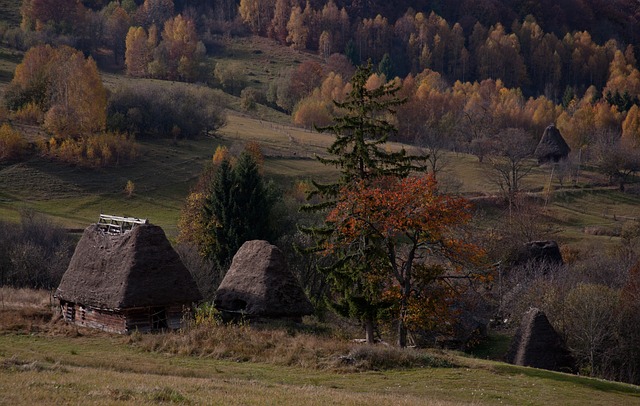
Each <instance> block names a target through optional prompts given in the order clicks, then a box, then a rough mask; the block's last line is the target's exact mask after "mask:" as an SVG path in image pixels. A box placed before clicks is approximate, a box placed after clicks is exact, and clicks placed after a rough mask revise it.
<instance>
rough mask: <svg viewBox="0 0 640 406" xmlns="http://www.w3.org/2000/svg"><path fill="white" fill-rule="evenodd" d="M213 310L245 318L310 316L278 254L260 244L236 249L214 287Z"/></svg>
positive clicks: (308, 305)
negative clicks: (215, 289)
mask: <svg viewBox="0 0 640 406" xmlns="http://www.w3.org/2000/svg"><path fill="white" fill-rule="evenodd" d="M215 306H216V307H217V308H218V309H220V310H222V311H223V312H227V313H236V314H242V315H244V316H247V317H265V318H278V317H286V318H293V319H299V318H300V317H301V316H304V315H309V314H312V313H313V306H312V305H311V302H309V299H308V298H307V296H306V295H305V293H304V290H303V289H302V287H301V286H300V283H299V282H298V280H297V279H296V277H295V276H294V275H293V274H292V273H291V271H290V270H289V267H288V266H287V263H286V261H285V258H284V254H283V253H282V251H280V249H279V248H278V247H276V246H275V245H271V244H269V243H268V242H267V241H262V240H253V241H247V242H245V243H244V244H243V245H242V247H240V249H239V250H238V252H237V253H236V255H235V256H234V257H233V262H232V263H231V268H230V269H229V271H228V272H227V274H226V275H225V277H224V279H223V280H222V283H221V284H220V287H218V291H217V292H216V300H215Z"/></svg>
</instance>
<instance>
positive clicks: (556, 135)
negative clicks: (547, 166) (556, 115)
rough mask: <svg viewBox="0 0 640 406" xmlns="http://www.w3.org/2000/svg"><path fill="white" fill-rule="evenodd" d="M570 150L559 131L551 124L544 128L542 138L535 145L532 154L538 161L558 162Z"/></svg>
mask: <svg viewBox="0 0 640 406" xmlns="http://www.w3.org/2000/svg"><path fill="white" fill-rule="evenodd" d="M569 152H571V148H569V145H567V143H566V141H565V140H564V138H562V134H560V131H559V130H558V129H557V128H556V126H554V125H553V124H551V125H550V126H549V127H547V128H545V130H544V133H543V134H542V138H541V139H540V142H539V143H538V146H537V147H536V150H535V152H534V153H533V154H534V156H535V157H536V158H537V159H538V162H539V163H544V162H558V161H559V160H561V159H564V158H566V157H567V156H568V155H569Z"/></svg>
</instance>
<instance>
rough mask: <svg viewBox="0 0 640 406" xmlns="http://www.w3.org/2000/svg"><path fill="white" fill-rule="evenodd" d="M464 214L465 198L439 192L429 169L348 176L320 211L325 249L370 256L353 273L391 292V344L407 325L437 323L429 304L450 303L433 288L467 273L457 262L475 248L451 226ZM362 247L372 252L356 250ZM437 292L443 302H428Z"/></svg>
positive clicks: (402, 342)
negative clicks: (394, 327)
mask: <svg viewBox="0 0 640 406" xmlns="http://www.w3.org/2000/svg"><path fill="white" fill-rule="evenodd" d="M470 219H471V213H470V205H469V203H468V202H467V201H466V200H465V199H463V198H457V197H452V196H447V195H445V194H442V193H440V192H438V190H437V187H436V182H435V180H434V179H433V177H429V176H427V177H425V176H421V177H406V178H403V179H398V178H396V177H384V178H379V179H376V180H375V181H373V182H365V181H354V182H353V183H352V184H350V185H347V186H346V187H343V188H342V189H341V191H340V195H339V197H338V203H337V205H336V206H335V207H334V208H333V209H332V210H331V212H330V213H329V215H328V216H327V221H328V222H329V223H330V224H332V225H333V227H334V228H333V232H332V233H331V235H330V236H329V238H328V239H327V240H326V241H325V243H324V247H325V249H326V250H327V251H328V252H338V251H341V250H343V251H346V252H349V253H350V255H352V256H353V257H354V258H357V260H358V261H363V262H364V261H366V262H367V264H370V266H371V267H370V268H368V269H367V268H363V267H359V268H356V269H353V270H352V271H351V272H357V273H358V274H356V275H352V277H353V278H354V279H356V280H358V281H361V282H362V283H363V285H365V286H369V285H370V284H375V285H379V287H380V288H382V293H383V295H385V296H387V297H388V298H391V299H392V302H393V304H394V308H395V309H396V311H397V312H398V314H397V320H398V345H399V346H400V347H405V346H406V345H407V329H408V328H409V329H414V330H415V329H417V328H428V329H435V328H437V327H439V328H442V327H443V326H437V325H434V324H436V323H434V320H435V319H439V318H440V317H442V316H443V315H442V314H435V313H438V312H431V311H430V310H433V309H435V308H438V309H440V310H441V311H444V313H446V309H447V308H448V307H449V306H450V305H451V304H450V303H447V302H446V300H444V297H438V295H437V294H436V291H437V290H444V291H449V289H450V287H451V286H453V284H452V282H451V279H455V278H460V277H463V276H467V277H470V278H473V277H474V275H473V271H466V272H467V273H465V271H463V269H464V268H463V266H462V265H461V264H462V263H463V262H465V261H467V262H469V263H474V262H475V263H476V264H479V263H480V262H479V260H480V259H481V255H480V254H481V250H480V249H479V248H478V247H476V246H474V245H473V244H469V243H467V242H465V240H464V239H463V238H460V236H459V235H457V234H456V232H455V228H456V227H457V226H460V225H463V224H465V223H467V222H468V221H469V220H470ZM362 251H365V252H368V253H369V255H373V257H374V258H375V259H376V260H375V261H372V260H371V259H370V258H367V259H366V260H365V259H364V258H361V257H360V255H359V254H358V253H359V252H362ZM447 283H449V285H447ZM437 285H439V286H437ZM438 288H439V289H438ZM379 293H380V291H379V289H372V291H371V294H373V295H375V294H379ZM449 293H451V292H450V291H449ZM444 296H449V295H444ZM368 299H369V300H374V299H375V297H368ZM438 299H441V300H444V303H433V302H438ZM430 302H431V303H430ZM434 305H435V306H434ZM441 313H442V312H441Z"/></svg>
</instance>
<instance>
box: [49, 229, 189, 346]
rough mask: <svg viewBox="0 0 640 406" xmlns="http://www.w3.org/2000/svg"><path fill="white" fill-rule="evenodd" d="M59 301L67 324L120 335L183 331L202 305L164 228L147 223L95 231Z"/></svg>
mask: <svg viewBox="0 0 640 406" xmlns="http://www.w3.org/2000/svg"><path fill="white" fill-rule="evenodd" d="M124 223H127V221H126V219H125V221H124ZM114 229H115V231H114ZM55 297H56V298H57V299H58V300H59V301H60V309H61V312H62V316H63V318H64V320H65V321H67V322H69V323H75V324H77V325H80V326H85V327H92V328H97V329H101V330H105V331H109V332H114V333H120V334H126V333H130V332H132V331H136V330H138V331H141V332H150V331H159V330H163V329H178V328H180V327H181V323H182V322H183V316H184V314H185V312H186V311H189V309H190V308H191V306H192V304H193V303H194V302H198V301H200V300H201V299H202V296H201V294H200V292H199V290H198V288H197V286H196V283H195V281H194V280H193V278H192V276H191V274H190V273H189V271H188V270H187V268H186V267H185V266H184V265H183V264H182V262H181V261H180V258H179V256H178V254H177V253H176V252H175V251H174V250H173V247H171V244H170V243H169V241H168V240H167V237H166V236H165V234H164V231H163V230H162V228H160V227H158V226H155V225H151V224H147V223H146V221H145V222H144V223H143V224H133V225H130V227H123V228H122V231H120V228H119V227H117V225H116V227H114V224H109V225H107V226H105V224H93V225H91V226H89V227H88V228H87V229H86V230H85V231H84V234H83V235H82V238H81V239H80V241H79V242H78V245H77V247H76V250H75V252H74V254H73V257H72V258H71V262H70V264H69V268H68V269H67V271H66V272H65V274H64V275H63V277H62V281H61V282H60V286H58V289H57V290H56V293H55Z"/></svg>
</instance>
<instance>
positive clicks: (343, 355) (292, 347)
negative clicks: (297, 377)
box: [128, 324, 453, 372]
mask: <svg viewBox="0 0 640 406" xmlns="http://www.w3.org/2000/svg"><path fill="white" fill-rule="evenodd" d="M296 329H297V330H300V329H301V327H300V326H298V327H295V326H291V327H289V328H285V327H282V326H268V325H266V326H265V325H262V326H257V327H252V326H249V325H223V324H221V325H206V324H205V325H200V326H195V327H191V328H189V329H187V330H186V331H184V332H173V333H166V334H157V335H149V334H146V335H143V334H137V333H134V334H132V335H131V336H130V337H129V340H128V341H129V343H131V344H133V345H135V346H136V347H139V348H143V349H145V350H147V351H152V352H159V353H170V354H178V355H189V356H198V357H206V358H212V359H219V360H231V361H235V362H261V363H268V364H273V365H282V366H293V367H301V368H305V369H329V370H339V371H352V372H353V371H368V370H387V369H397V368H415V367H431V366H438V367H449V366H452V365H453V363H452V362H451V361H450V360H449V359H447V357H446V356H444V355H442V354H435V353H432V352H428V351H423V350H411V349H409V350H400V349H398V348H395V347H390V346H385V345H378V346H368V345H364V344H354V343H353V342H352V341H349V340H346V339H341V338H337V337H335V336H331V335H318V334H314V333H309V332H301V331H296Z"/></svg>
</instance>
